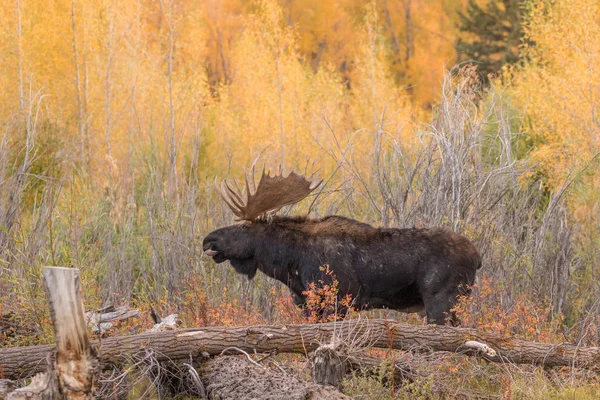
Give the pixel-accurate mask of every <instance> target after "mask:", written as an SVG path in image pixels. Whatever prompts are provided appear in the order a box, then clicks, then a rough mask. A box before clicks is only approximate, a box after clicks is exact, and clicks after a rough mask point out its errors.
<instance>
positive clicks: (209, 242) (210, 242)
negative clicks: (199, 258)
mask: <svg viewBox="0 0 600 400" xmlns="http://www.w3.org/2000/svg"><path fill="white" fill-rule="evenodd" d="M214 245H215V238H213V237H211V235H208V236H207V237H205V238H204V240H203V241H202V250H204V253H206V255H207V256H209V257H213V256H215V255H216V254H217V253H218V251H217V250H215V249H214Z"/></svg>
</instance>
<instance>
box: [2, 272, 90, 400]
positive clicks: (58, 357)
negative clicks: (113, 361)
mask: <svg viewBox="0 0 600 400" xmlns="http://www.w3.org/2000/svg"><path fill="white" fill-rule="evenodd" d="M44 283H45V284H46V292H47V295H48V302H49V304H50V317H51V318H52V323H53V325H54V336H55V339H56V348H55V351H54V360H55V361H51V357H50V356H51V354H50V353H47V354H46V356H45V361H46V363H45V365H46V372H43V373H39V374H37V375H36V376H34V377H33V379H32V380H31V383H30V384H29V386H26V387H23V388H19V389H14V385H10V384H4V385H2V386H4V388H3V389H2V388H0V389H2V390H0V396H5V398H6V399H7V400H17V399H31V400H46V399H68V400H70V399H90V400H91V399H92V398H93V397H92V391H93V383H94V372H95V370H96V368H95V367H96V365H97V360H96V358H95V355H94V352H93V351H92V349H91V347H90V342H89V339H88V336H87V327H86V320H85V315H84V309H83V303H82V301H81V293H80V291H79V270H77V269H74V268H59V267H46V268H45V269H44ZM42 360H43V359H42ZM5 383H6V382H5ZM2 392H4V393H2Z"/></svg>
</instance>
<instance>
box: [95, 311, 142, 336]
mask: <svg viewBox="0 0 600 400" xmlns="http://www.w3.org/2000/svg"><path fill="white" fill-rule="evenodd" d="M139 315H140V312H139V311H138V310H131V309H130V308H129V307H127V306H121V307H117V308H114V307H112V306H109V307H105V308H104V309H102V310H98V311H96V312H93V311H88V312H87V313H85V318H86V320H87V322H88V326H89V327H90V328H92V332H94V333H104V332H106V331H108V330H110V329H112V327H113V325H114V322H116V321H123V320H126V319H129V318H133V317H137V316H139Z"/></svg>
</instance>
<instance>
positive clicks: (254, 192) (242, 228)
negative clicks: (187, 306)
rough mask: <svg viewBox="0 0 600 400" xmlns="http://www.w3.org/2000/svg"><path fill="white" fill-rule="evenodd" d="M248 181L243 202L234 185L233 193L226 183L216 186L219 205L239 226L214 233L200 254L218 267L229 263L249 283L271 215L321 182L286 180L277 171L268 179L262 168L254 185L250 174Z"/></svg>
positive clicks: (294, 176)
mask: <svg viewBox="0 0 600 400" xmlns="http://www.w3.org/2000/svg"><path fill="white" fill-rule="evenodd" d="M251 176H252V179H251V180H250V181H249V180H248V177H246V179H245V188H246V195H245V199H244V198H243V197H244V196H243V194H242V193H241V191H240V189H239V187H238V186H237V184H235V186H236V189H237V190H235V189H233V188H232V186H231V185H229V183H228V182H227V181H224V182H222V183H221V184H220V185H217V190H218V191H219V193H220V195H221V197H222V198H223V201H224V202H225V204H227V206H228V207H229V208H230V209H231V211H232V212H233V213H234V215H235V216H236V217H237V218H236V220H237V221H238V222H240V223H238V224H236V225H232V226H228V227H225V228H221V229H217V230H215V231H213V232H211V233H210V234H209V235H208V236H206V237H205V238H204V242H203V245H202V248H203V250H204V253H205V254H206V255H208V256H210V257H212V258H213V260H214V261H215V262H216V263H217V264H219V263H222V262H224V261H226V260H229V261H230V263H231V265H232V266H233V267H234V268H235V270H236V271H237V272H239V273H243V274H245V275H247V276H248V277H249V278H250V279H252V278H253V277H254V275H255V274H256V270H257V267H258V264H257V263H256V262H254V261H255V259H254V257H255V255H256V253H257V250H259V249H262V248H263V244H264V240H265V239H266V234H267V231H268V228H269V226H268V222H269V220H270V218H271V217H272V215H273V214H274V213H276V212H277V211H278V210H280V209H281V208H282V207H284V206H287V205H291V204H295V203H297V202H299V201H300V200H302V199H304V198H305V197H306V196H308V195H309V194H310V193H311V192H313V191H314V190H315V189H316V188H317V187H318V186H319V185H320V184H321V182H322V180H321V179H319V178H316V177H311V178H310V179H307V178H306V177H305V176H303V175H299V174H297V173H295V172H293V171H291V172H290V173H289V174H288V175H287V176H286V175H285V174H284V173H283V172H282V171H281V169H280V171H279V174H278V175H275V176H271V175H270V173H269V172H265V169H264V168H263V172H262V176H261V178H260V181H259V183H258V186H257V185H256V182H255V180H254V171H252V172H251Z"/></svg>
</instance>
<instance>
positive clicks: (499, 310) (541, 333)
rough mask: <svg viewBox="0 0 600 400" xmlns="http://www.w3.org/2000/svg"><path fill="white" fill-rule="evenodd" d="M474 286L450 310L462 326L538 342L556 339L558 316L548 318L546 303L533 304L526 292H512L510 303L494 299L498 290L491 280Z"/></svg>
mask: <svg viewBox="0 0 600 400" xmlns="http://www.w3.org/2000/svg"><path fill="white" fill-rule="evenodd" d="M480 282H481V283H480V284H479V286H478V287H477V285H474V289H479V290H474V294H473V295H472V296H469V297H462V298H461V299H460V300H459V302H458V303H457V304H456V305H455V306H454V308H453V310H454V312H455V313H456V316H457V317H458V320H459V321H460V323H461V326H463V327H473V328H478V329H481V330H483V331H485V332H493V333H497V334H500V335H505V336H518V337H520V338H523V339H526V340H533V341H540V342H555V341H557V340H558V341H560V340H561V337H560V328H561V326H562V318H561V317H560V316H558V315H556V316H554V318H552V319H550V318H549V316H550V315H551V311H552V306H551V305H550V303H549V302H548V303H546V304H536V303H535V302H534V301H532V300H531V299H530V298H528V297H527V296H526V295H523V294H521V295H516V298H515V299H513V300H512V302H511V304H510V305H507V306H505V305H503V304H502V301H498V298H499V296H501V295H499V293H502V289H501V288H500V287H499V286H498V285H495V284H494V282H493V281H492V280H491V279H486V278H483V279H481V280H480Z"/></svg>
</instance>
